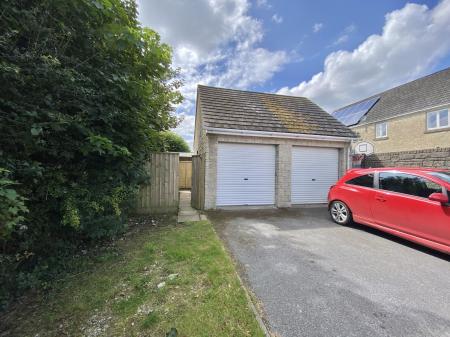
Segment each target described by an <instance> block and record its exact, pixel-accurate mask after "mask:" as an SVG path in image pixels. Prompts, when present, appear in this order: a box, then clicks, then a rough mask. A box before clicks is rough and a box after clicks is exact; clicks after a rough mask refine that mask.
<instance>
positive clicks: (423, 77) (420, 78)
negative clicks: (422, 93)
mask: <svg viewBox="0 0 450 337" xmlns="http://www.w3.org/2000/svg"><path fill="white" fill-rule="evenodd" d="M447 70H450V67H447V68H444V69H441V70H438V71H435V72H434V73H431V74H428V75H425V76H422V77H419V78H416V79H415V80H412V81H409V82H406V83H403V84H400V85H397V86H395V87H392V88H390V89H386V90H384V91H381V92H378V93H376V94H373V95H371V96H368V97H365V98H363V99H360V100H358V101H355V102H353V103H350V104H347V105H344V106H342V107H340V108H337V109H335V110H333V111H332V112H331V114H333V113H335V112H336V111H338V110H342V109H345V108H348V107H350V106H352V105H355V104H358V103H362V102H364V101H367V100H369V99H371V98H374V97H377V96H380V97H381V96H382V95H383V94H385V93H387V92H388V91H391V90H394V89H398V88H401V87H403V86H405V85H409V84H412V83H414V82H418V81H421V80H424V79H426V78H428V77H431V76H435V75H437V74H439V73H442V72H444V71H447Z"/></svg>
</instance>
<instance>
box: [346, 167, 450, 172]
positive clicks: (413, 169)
mask: <svg viewBox="0 0 450 337" xmlns="http://www.w3.org/2000/svg"><path fill="white" fill-rule="evenodd" d="M350 171H351V172H354V173H367V172H373V171H380V172H382V171H402V172H423V173H427V172H450V171H449V170H446V169H439V168H425V167H371V168H356V169H351V170H350Z"/></svg>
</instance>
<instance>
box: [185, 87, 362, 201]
mask: <svg viewBox="0 0 450 337" xmlns="http://www.w3.org/2000/svg"><path fill="white" fill-rule="evenodd" d="M196 104H197V105H196V119H195V134H194V152H195V154H196V155H195V156H194V158H193V181H194V183H193V186H192V199H193V206H194V207H197V208H201V209H214V208H217V207H225V206H243V205H269V206H272V205H273V206H277V207H290V206H292V205H294V204H311V203H326V201H327V193H328V190H329V188H330V186H331V185H332V184H334V183H335V182H336V180H337V179H338V178H339V177H340V176H341V175H343V174H344V173H345V171H346V170H347V169H348V163H349V154H350V144H351V140H352V139H353V138H354V134H353V132H352V131H351V130H350V129H349V128H348V127H346V126H344V125H343V124H341V123H340V122H339V121H337V120H336V119H335V118H334V117H332V116H331V115H330V114H328V113H327V112H325V111H324V110H322V109H321V108H320V107H319V106H317V105H316V104H314V103H313V102H311V101H310V100H308V99H307V98H304V97H293V96H282V95H275V94H265V93H257V92H249V91H239V90H231V89H222V88H214V87H208V86H201V85H199V86H198V89H197V103H196Z"/></svg>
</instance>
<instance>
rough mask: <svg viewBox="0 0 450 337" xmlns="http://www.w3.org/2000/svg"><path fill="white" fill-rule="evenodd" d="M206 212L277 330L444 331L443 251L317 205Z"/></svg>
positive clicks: (449, 319) (448, 284)
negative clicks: (339, 219) (346, 220)
mask: <svg viewBox="0 0 450 337" xmlns="http://www.w3.org/2000/svg"><path fill="white" fill-rule="evenodd" d="M208 216H209V218H210V219H211V220H212V222H213V223H214V224H215V226H216V228H217V230H218V232H219V234H220V235H221V236H222V238H223V239H224V241H225V243H226V245H227V246H228V248H229V249H230V251H231V253H232V255H233V256H234V258H235V259H236V260H237V262H238V264H239V265H240V267H241V274H242V276H243V278H244V279H245V280H246V283H247V284H248V286H249V288H250V289H251V290H252V292H253V293H254V294H255V295H256V297H257V298H258V299H259V301H260V302H261V306H262V310H263V311H264V318H265V320H266V321H267V322H268V325H269V327H270V329H271V331H272V332H273V333H275V334H277V336H278V335H279V336H282V337H299V336H306V337H313V336H322V337H323V336H327V337H336V336H342V337H350V336H358V337H361V336H370V337H375V336H427V337H431V336H439V337H444V336H450V258H449V257H448V256H447V255H444V254H440V253H435V252H433V251H431V250H428V249H426V248H422V247H420V246H418V245H415V244H412V243H408V242H407V241H404V240H402V239H397V238H395V237H393V236H390V235H388V234H383V233H382V232H379V231H377V230H372V229H368V228H366V227H362V226H358V225H355V226H351V227H342V226H338V225H336V224H334V223H333V222H332V221H331V220H330V219H329V217H328V214H327V211H326V209H324V208H307V209H290V210H246V211H217V212H211V213H209V214H208Z"/></svg>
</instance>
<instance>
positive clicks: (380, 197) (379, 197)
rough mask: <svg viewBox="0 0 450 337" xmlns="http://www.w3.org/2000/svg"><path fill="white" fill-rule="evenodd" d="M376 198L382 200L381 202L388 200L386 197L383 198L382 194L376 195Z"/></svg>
mask: <svg viewBox="0 0 450 337" xmlns="http://www.w3.org/2000/svg"><path fill="white" fill-rule="evenodd" d="M375 200H378V201H381V202H386V199H385V198H383V197H382V196H380V195H378V196H376V197H375Z"/></svg>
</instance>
